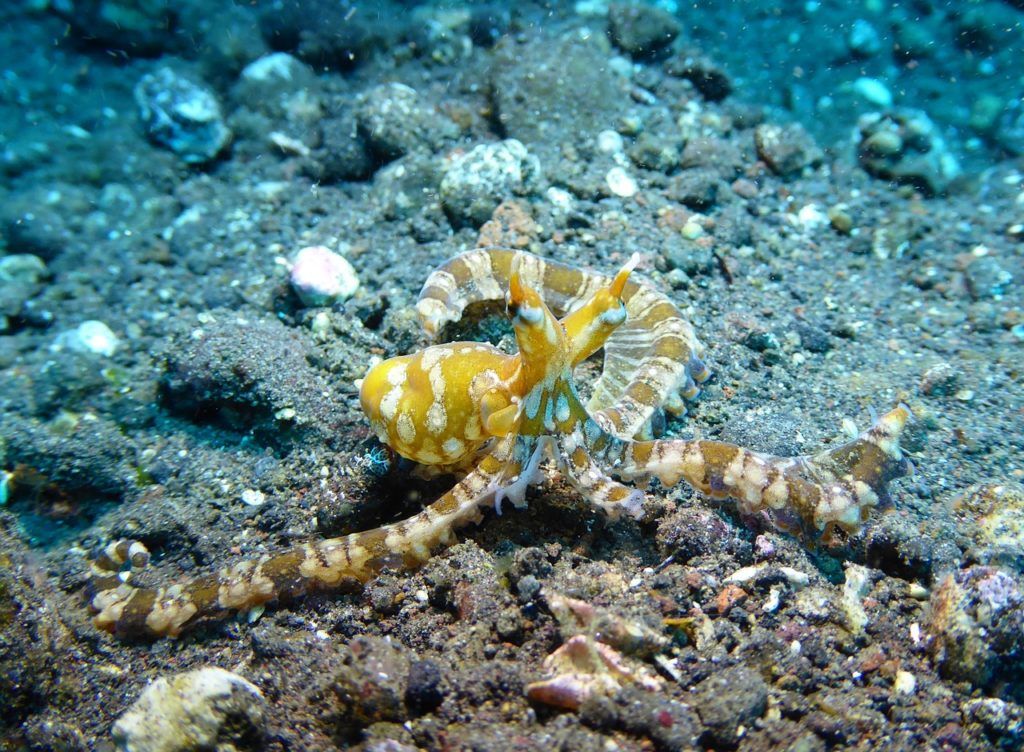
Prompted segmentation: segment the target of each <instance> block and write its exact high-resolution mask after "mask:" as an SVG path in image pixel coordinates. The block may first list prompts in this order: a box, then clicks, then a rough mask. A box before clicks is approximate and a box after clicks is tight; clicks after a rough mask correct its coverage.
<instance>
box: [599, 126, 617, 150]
mask: <svg viewBox="0 0 1024 752" xmlns="http://www.w3.org/2000/svg"><path fill="white" fill-rule="evenodd" d="M622 148H623V141H622V136H620V135H619V134H618V133H616V132H615V131H612V130H607V131H601V132H600V133H598V134H597V150H598V151H601V152H604V153H605V154H618V153H619V152H621V151H622Z"/></svg>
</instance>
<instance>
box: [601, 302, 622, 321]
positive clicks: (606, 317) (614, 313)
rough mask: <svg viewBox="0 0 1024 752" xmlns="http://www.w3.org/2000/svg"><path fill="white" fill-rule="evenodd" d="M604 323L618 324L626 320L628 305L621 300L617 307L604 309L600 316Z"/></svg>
mask: <svg viewBox="0 0 1024 752" xmlns="http://www.w3.org/2000/svg"><path fill="white" fill-rule="evenodd" d="M598 319H600V321H601V323H602V324H607V325H608V326H618V325H619V324H621V323H622V322H623V321H625V320H626V306H625V305H624V304H623V303H622V302H621V301H620V302H619V304H618V305H617V306H616V307H615V308H609V309H608V310H607V311H602V312H601V315H600V316H598Z"/></svg>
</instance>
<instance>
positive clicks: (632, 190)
mask: <svg viewBox="0 0 1024 752" xmlns="http://www.w3.org/2000/svg"><path fill="white" fill-rule="evenodd" d="M604 181H605V183H606V184H607V185H608V190H610V191H611V192H612V193H613V194H614V195H616V196H621V197H622V198H630V197H632V196H635V195H636V192H637V191H638V190H639V186H638V185H637V182H636V180H634V179H633V178H632V177H631V176H630V174H629V173H628V172H626V171H625V170H624V169H622V168H621V167H613V168H611V169H610V170H608V174H607V175H605V178H604Z"/></svg>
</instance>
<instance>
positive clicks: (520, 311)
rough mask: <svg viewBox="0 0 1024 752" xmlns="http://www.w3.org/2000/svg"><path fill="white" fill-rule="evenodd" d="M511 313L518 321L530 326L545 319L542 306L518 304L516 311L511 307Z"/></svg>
mask: <svg viewBox="0 0 1024 752" xmlns="http://www.w3.org/2000/svg"><path fill="white" fill-rule="evenodd" d="M509 313H510V314H511V315H512V318H514V319H515V320H516V322H517V323H518V322H521V323H523V324H527V325H528V326H537V324H539V323H540V322H542V321H543V320H544V312H543V311H542V310H541V309H540V308H535V307H534V306H528V305H521V306H516V308H515V311H514V312H513V311H512V307H511V306H510V307H509Z"/></svg>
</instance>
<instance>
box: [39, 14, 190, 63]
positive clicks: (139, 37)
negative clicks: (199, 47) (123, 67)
mask: <svg viewBox="0 0 1024 752" xmlns="http://www.w3.org/2000/svg"><path fill="white" fill-rule="evenodd" d="M48 7H50V8H51V9H52V10H53V12H54V13H56V14H57V15H59V16H60V17H61V18H63V19H64V20H65V21H67V22H68V24H69V25H70V26H71V29H72V31H73V32H74V33H75V35H76V36H78V37H79V38H80V39H81V40H83V41H86V42H87V43H89V44H91V45H99V46H102V47H107V48H111V47H112V48H115V49H118V50H125V51H126V52H127V53H128V54H129V55H138V56H145V57H149V56H152V55H155V54H158V53H160V52H162V51H164V50H166V49H168V48H169V47H172V46H173V45H174V43H175V39H174V37H175V35H174V34H173V33H170V32H171V29H172V27H173V26H174V23H175V20H176V18H177V15H178V8H177V4H176V3H174V2H172V1H171V0H77V1H76V2H74V3H52V4H50V5H49V6H48Z"/></svg>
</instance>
